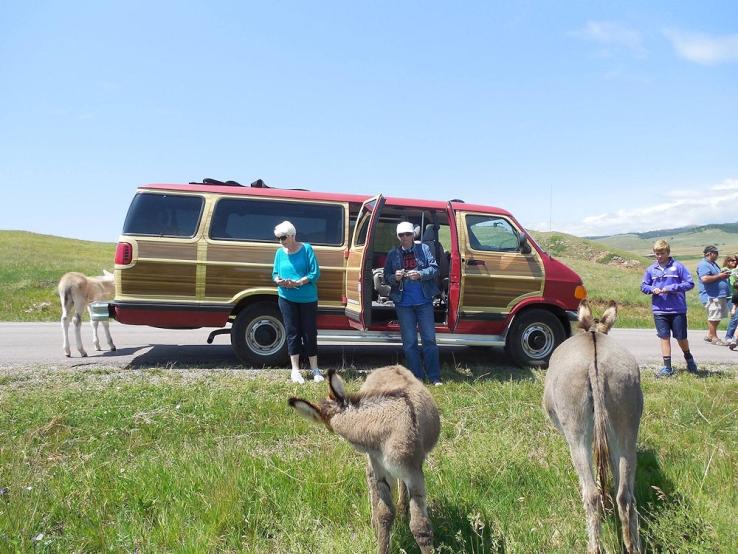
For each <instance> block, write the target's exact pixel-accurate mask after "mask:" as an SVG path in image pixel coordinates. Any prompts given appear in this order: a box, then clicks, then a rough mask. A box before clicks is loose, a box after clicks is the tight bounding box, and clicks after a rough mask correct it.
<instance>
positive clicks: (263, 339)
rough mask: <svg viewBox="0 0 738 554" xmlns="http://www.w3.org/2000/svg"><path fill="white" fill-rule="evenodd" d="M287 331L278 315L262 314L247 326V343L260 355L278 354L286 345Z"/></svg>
mask: <svg viewBox="0 0 738 554" xmlns="http://www.w3.org/2000/svg"><path fill="white" fill-rule="evenodd" d="M284 341H285V331H284V326H283V325H282V322H281V321H279V320H278V319H277V318H276V317H271V316H261V317H258V318H256V319H254V320H253V321H251V323H249V324H248V326H247V327H246V344H247V345H248V347H249V348H250V349H251V350H252V351H253V352H255V353H256V354H259V355H260V356H271V355H272V354H276V353H277V352H279V350H280V349H281V348H282V346H283V345H284Z"/></svg>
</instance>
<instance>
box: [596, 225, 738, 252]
mask: <svg viewBox="0 0 738 554" xmlns="http://www.w3.org/2000/svg"><path fill="white" fill-rule="evenodd" d="M653 234H654V233H644V236H641V235H637V234H634V233H629V234H624V235H613V236H611V237H603V238H598V239H594V241H595V242H597V243H600V244H602V246H603V247H605V248H619V249H621V250H628V251H630V252H635V253H638V254H640V255H642V256H647V255H648V254H650V253H651V247H652V246H653V243H654V241H655V240H656V238H661V239H664V240H666V241H668V242H669V244H670V245H671V250H672V252H673V253H674V255H675V256H679V257H680V258H689V257H692V258H694V257H697V258H701V257H702V252H703V249H704V247H705V246H707V245H708V244H714V245H716V246H717V247H718V249H719V250H720V253H721V254H723V255H725V254H735V253H737V252H738V234H737V233H736V225H735V224H728V225H723V226H715V227H712V226H705V227H698V228H696V229H694V230H680V229H672V230H671V232H666V233H665V234H663V235H661V236H658V237H654V236H653ZM721 259H722V258H721Z"/></svg>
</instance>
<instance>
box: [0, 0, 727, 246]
mask: <svg viewBox="0 0 738 554" xmlns="http://www.w3.org/2000/svg"><path fill="white" fill-rule="evenodd" d="M0 18H1V19H2V21H3V33H2V34H0V100H1V102H0V125H1V127H2V129H3V131H4V132H3V133H2V134H0V182H1V183H2V189H3V191H4V193H5V195H7V196H6V198H5V200H4V201H3V202H2V203H0V229H23V230H29V231H36V232H42V233H49V234H55V235H62V236H68V237H75V238H82V239H89V240H101V241H115V240H117V238H118V235H119V233H120V229H121V227H122V223H123V219H124V217H125V213H126V210H127V208H128V204H129V202H130V199H131V198H132V196H133V193H134V191H135V189H136V187H137V186H138V185H140V184H145V183H156V182H187V181H190V180H198V179H201V178H203V177H214V178H219V179H235V180H238V181H240V182H242V183H249V182H251V181H252V180H254V179H256V178H262V179H264V180H265V181H266V182H267V183H268V184H269V185H272V186H278V187H305V188H309V189H312V190H322V191H339V192H357V193H366V194H375V193H378V192H382V193H384V194H388V195H392V196H407V197H415V198H418V197H420V198H430V199H438V200H445V199H449V198H463V199H465V200H466V201H468V202H474V203H482V204H491V205H497V206H501V207H503V208H506V209H509V210H510V211H512V212H513V213H514V214H515V215H516V216H517V217H518V219H519V220H520V221H521V222H522V223H523V224H524V225H525V226H527V227H528V228H531V229H539V230H549V228H551V229H553V230H559V231H566V232H572V233H574V234H578V235H587V234H610V233H616V232H628V231H646V230H653V229H659V228H668V227H677V226H681V225H688V224H702V223H710V222H725V221H738V202H737V200H738V148H736V147H737V146H738V4H737V3H735V2H732V1H724V2H709V1H704V2H655V1H654V2H608V3H605V2H554V1H551V2H425V1H424V2H397V1H395V2H289V1H282V2H253V3H252V2H219V1H213V0H209V1H207V2H156V1H147V2H139V1H126V2H97V1H89V2H77V1H74V0H71V1H68V2H43V1H38V2H21V1H5V2H2V3H1V4H0Z"/></svg>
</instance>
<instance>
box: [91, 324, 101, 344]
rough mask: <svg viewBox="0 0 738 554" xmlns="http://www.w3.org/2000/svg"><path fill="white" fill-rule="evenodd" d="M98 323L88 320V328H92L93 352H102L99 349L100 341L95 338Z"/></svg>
mask: <svg viewBox="0 0 738 554" xmlns="http://www.w3.org/2000/svg"><path fill="white" fill-rule="evenodd" d="M98 323H100V322H99V321H95V320H90V326H91V327H92V344H93V345H95V350H97V351H98V352H99V351H100V350H102V348H100V339H99V338H98V337H97V325H98Z"/></svg>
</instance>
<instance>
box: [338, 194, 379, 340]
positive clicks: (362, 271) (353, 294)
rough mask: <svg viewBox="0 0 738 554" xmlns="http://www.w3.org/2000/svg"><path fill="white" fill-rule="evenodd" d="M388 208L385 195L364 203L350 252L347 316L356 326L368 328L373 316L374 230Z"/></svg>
mask: <svg viewBox="0 0 738 554" xmlns="http://www.w3.org/2000/svg"><path fill="white" fill-rule="evenodd" d="M383 207H384V197H383V196H382V195H381V194H378V195H377V196H374V197H373V198H370V199H369V200H367V201H366V202H364V203H363V204H362V205H361V209H360V210H359V216H358V218H357V220H356V230H355V232H354V237H353V241H352V243H351V245H350V247H349V249H348V251H347V254H346V310H345V311H346V317H348V321H349V325H351V327H354V328H355V329H360V330H366V329H367V328H368V327H369V325H371V319H372V315H371V314H372V291H373V290H374V281H373V279H372V258H373V257H374V233H375V230H376V225H377V222H378V221H379V214H380V213H381V211H382V208H383Z"/></svg>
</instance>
